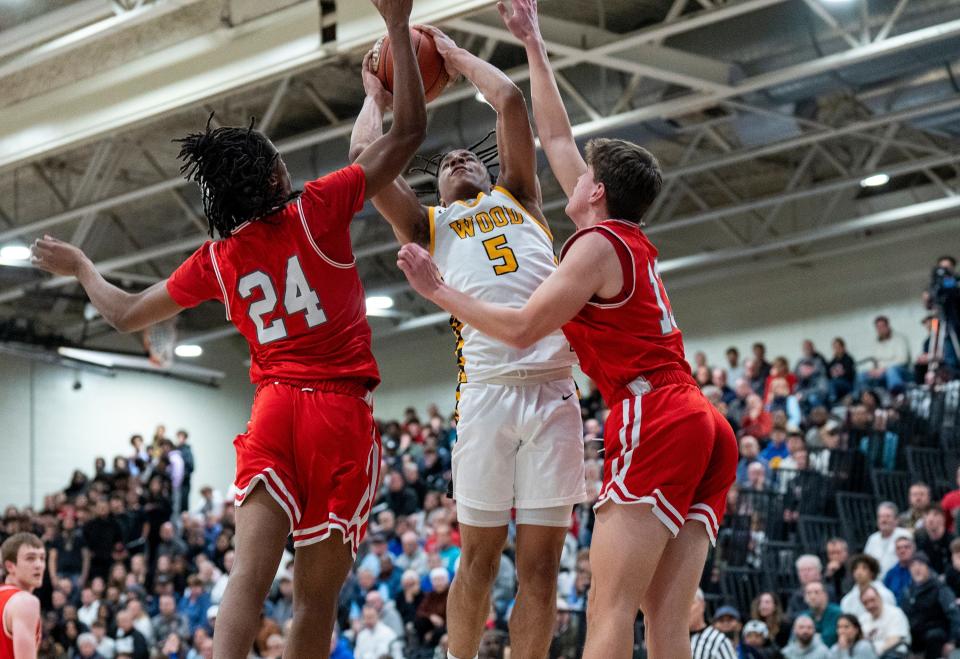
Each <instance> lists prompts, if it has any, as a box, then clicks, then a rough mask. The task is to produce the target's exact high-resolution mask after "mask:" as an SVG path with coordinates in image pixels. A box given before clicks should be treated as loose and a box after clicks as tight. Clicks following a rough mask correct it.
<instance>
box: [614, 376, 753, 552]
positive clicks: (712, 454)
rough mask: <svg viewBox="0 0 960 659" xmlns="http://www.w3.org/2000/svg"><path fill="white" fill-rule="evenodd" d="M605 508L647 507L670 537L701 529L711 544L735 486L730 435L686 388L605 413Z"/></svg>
mask: <svg viewBox="0 0 960 659" xmlns="http://www.w3.org/2000/svg"><path fill="white" fill-rule="evenodd" d="M604 454H605V463H604V476H603V488H602V489H601V491H600V498H599V499H598V501H597V504H596V508H599V507H600V506H602V505H603V504H605V503H606V502H608V501H612V502H614V503H618V504H637V503H646V504H650V505H652V506H653V513H654V515H656V516H657V519H659V520H660V521H661V522H663V524H664V526H666V527H667V528H668V529H669V530H670V532H671V533H673V535H674V536H676V535H677V533H679V532H680V527H681V526H683V525H684V523H685V522H686V521H687V520H696V521H698V522H703V524H704V526H706V528H707V535H708V536H710V542H711V543H714V544H716V539H717V531H718V530H719V528H720V520H722V519H723V513H724V510H725V508H726V498H727V490H729V489H730V486H731V485H732V484H733V482H734V480H735V479H736V469H737V459H738V457H739V456H738V449H737V440H736V437H735V436H734V434H733V429H732V428H731V427H730V424H729V423H727V420H726V419H724V418H723V415H722V414H720V413H719V412H718V411H717V410H716V409H715V408H714V407H713V406H712V405H710V403H709V402H708V401H707V399H706V398H704V397H703V395H702V394H701V393H700V390H699V389H698V388H697V387H696V386H694V385H692V384H668V385H666V386H663V387H656V388H654V389H653V390H652V391H649V392H647V393H644V394H642V395H640V396H634V397H631V398H627V399H625V400H624V401H623V402H622V403H621V404H620V405H613V406H611V408H610V416H609V417H608V418H607V425H606V428H605V431H604Z"/></svg>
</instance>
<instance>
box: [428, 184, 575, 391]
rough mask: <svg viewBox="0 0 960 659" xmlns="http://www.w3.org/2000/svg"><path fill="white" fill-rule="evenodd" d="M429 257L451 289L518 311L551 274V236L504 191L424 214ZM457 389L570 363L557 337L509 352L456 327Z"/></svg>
mask: <svg viewBox="0 0 960 659" xmlns="http://www.w3.org/2000/svg"><path fill="white" fill-rule="evenodd" d="M429 210H430V252H431V254H433V258H434V261H436V264H437V267H438V268H439V270H440V274H441V275H443V280H444V281H445V282H446V283H447V284H448V285H449V286H451V287H452V288H455V289H457V290H459V291H463V292H464V293H466V294H468V295H471V296H473V297H475V298H477V299H480V300H483V301H485V302H490V303H493V304H501V305H505V306H508V307H515V308H519V307H522V306H524V305H525V304H526V303H527V300H529V299H530V296H531V295H532V294H533V292H534V291H535V290H536V289H537V287H538V286H540V284H541V283H542V282H543V280H545V279H546V278H547V277H549V276H550V274H551V273H552V272H553V271H554V270H556V269H557V265H556V259H555V257H554V252H553V236H552V235H550V232H549V229H547V227H546V226H544V225H543V224H542V223H541V222H540V221H538V220H537V219H535V218H534V217H533V216H532V215H531V214H530V213H528V212H527V211H526V209H524V207H523V206H522V205H521V204H520V203H519V202H518V201H517V200H516V199H515V198H514V197H513V195H511V194H510V193H509V192H508V191H507V190H506V189H505V188H502V187H499V186H497V187H495V188H494V189H493V190H492V191H491V192H490V194H489V195H488V194H483V193H481V194H480V196H479V197H477V198H476V199H473V200H470V201H457V202H454V204H453V205H452V206H450V207H448V208H444V207H441V206H436V207H431V208H430V209H429ZM451 325H452V326H453V329H454V332H456V333H457V338H458V345H457V356H458V359H459V362H460V369H461V373H460V381H461V382H467V381H470V382H473V381H480V380H483V379H485V378H490V377H496V376H499V375H504V374H506V373H510V372H512V371H517V370H518V369H523V370H528V371H546V370H550V369H556V368H562V367H565V366H572V365H573V364H576V363H577V358H576V355H575V353H574V352H573V351H572V350H571V349H570V344H569V343H568V342H567V340H566V338H565V337H564V336H563V333H562V332H560V331H559V330H558V331H556V332H554V333H553V334H550V335H548V336H546V337H544V338H543V339H541V340H540V341H538V342H537V343H535V344H533V345H532V346H530V347H529V348H525V349H519V348H512V347H510V346H508V345H506V344H505V343H502V342H500V341H498V340H496V339H494V338H491V337H489V336H487V335H485V334H481V333H480V332H478V331H477V330H475V329H474V328H472V327H470V326H469V325H463V324H462V323H460V322H458V321H457V320H456V319H452V320H451Z"/></svg>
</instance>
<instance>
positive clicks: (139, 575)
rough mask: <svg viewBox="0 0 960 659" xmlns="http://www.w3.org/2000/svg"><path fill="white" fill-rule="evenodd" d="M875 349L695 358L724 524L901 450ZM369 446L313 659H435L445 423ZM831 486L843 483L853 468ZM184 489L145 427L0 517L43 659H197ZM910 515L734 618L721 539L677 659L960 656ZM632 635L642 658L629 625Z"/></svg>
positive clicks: (929, 517) (179, 464) (803, 572)
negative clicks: (37, 542) (861, 353)
mask: <svg viewBox="0 0 960 659" xmlns="http://www.w3.org/2000/svg"><path fill="white" fill-rule="evenodd" d="M876 329H877V342H876V345H875V346H874V347H873V351H872V352H873V354H872V355H871V357H872V358H873V361H872V362H870V365H869V366H868V367H863V365H862V360H861V362H859V363H858V362H857V361H856V360H855V359H854V358H853V357H851V356H850V355H849V354H848V353H847V349H846V346H845V344H844V342H843V341H842V340H841V339H836V340H835V341H834V342H833V350H832V356H831V358H830V359H827V358H826V357H824V356H823V355H821V354H820V353H819V352H818V350H817V349H816V347H815V346H814V345H813V343H812V342H810V341H806V342H804V343H803V346H802V352H801V355H800V357H799V358H798V359H797V361H796V362H795V363H794V366H793V368H791V367H790V364H789V362H788V360H787V359H786V358H784V357H777V358H775V359H774V360H773V361H772V363H771V362H768V361H767V355H766V351H765V349H764V346H763V345H762V344H759V343H758V344H756V345H754V346H753V350H752V355H751V356H750V357H749V358H747V359H746V360H741V358H740V354H739V352H738V351H737V350H736V349H735V348H731V349H730V350H728V351H727V353H726V355H725V357H724V359H723V364H722V365H716V366H711V364H710V363H709V360H708V359H707V357H706V356H705V355H703V354H702V353H698V354H697V355H696V356H695V365H694V370H693V372H694V376H695V378H696V380H697V381H698V383H699V384H700V386H701V387H702V389H703V391H704V393H705V394H706V396H707V397H708V398H709V399H710V400H711V401H712V402H713V404H714V405H715V406H716V407H717V408H718V409H720V410H721V411H722V412H723V413H724V414H725V415H726V417H727V418H728V419H729V420H730V423H731V425H732V426H733V427H734V429H735V430H736V431H737V433H738V437H739V442H740V451H741V460H740V464H739V465H738V469H737V480H736V484H735V486H734V488H733V489H732V491H731V495H730V511H731V513H732V514H735V513H736V512H737V510H738V508H737V505H738V504H737V502H738V500H740V499H741V498H742V497H744V496H746V493H749V492H762V491H775V492H777V493H779V494H780V495H782V496H783V501H784V502H785V508H784V511H783V518H784V523H785V524H786V525H788V526H790V525H793V526H795V525H796V524H797V521H798V518H799V516H800V515H801V514H807V513H810V512H811V506H814V507H816V506H828V503H827V502H825V501H824V500H821V499H817V497H816V496H815V494H816V490H817V489H818V487H819V485H820V484H821V482H820V481H819V480H817V479H818V478H826V477H827V476H828V475H829V474H830V473H831V472H832V471H834V470H835V469H836V465H835V463H834V461H832V460H831V459H830V453H831V451H834V452H839V451H841V450H846V449H848V448H850V447H853V448H858V449H859V448H861V447H866V444H863V445H861V440H860V438H861V437H862V436H865V435H864V433H872V434H873V435H875V434H876V433H877V432H879V433H880V434H881V438H880V445H879V449H878V450H879V453H878V455H879V458H878V459H879V460H880V461H881V462H883V461H884V460H891V461H892V460H893V459H895V456H896V454H897V446H898V442H899V441H900V438H899V437H898V435H897V434H896V433H895V432H894V431H892V430H890V428H891V427H892V426H891V424H890V423H889V420H890V419H891V418H892V417H893V415H895V411H893V410H894V409H895V407H896V404H897V401H898V400H900V399H901V398H902V396H903V393H904V389H905V386H906V385H905V383H906V382H907V381H909V380H910V379H912V375H911V372H910V368H909V364H910V362H909V351H908V349H907V346H906V342H905V341H903V340H902V337H900V336H899V335H898V334H897V333H895V332H893V331H892V330H891V328H890V324H889V322H888V321H886V319H884V318H878V319H877V321H876ZM581 404H582V409H583V418H584V434H585V439H586V442H585V461H586V479H587V492H588V500H587V501H586V502H584V503H583V504H581V505H578V506H576V508H575V509H574V512H573V514H572V515H571V519H570V527H569V532H568V534H567V537H566V540H565V545H564V549H563V555H562V559H561V572H560V574H559V576H558V597H557V609H558V612H557V619H556V625H555V630H554V632H555V633H554V641H553V644H552V646H551V650H550V656H551V657H564V658H569V659H573V658H574V657H577V656H579V654H580V651H581V648H582V643H583V639H584V632H585V614H584V612H585V609H586V604H587V591H588V590H589V587H590V580H591V572H590V562H589V547H590V541H591V534H592V529H593V523H594V516H593V510H592V504H593V503H594V502H595V501H596V498H597V496H598V494H599V490H600V485H601V481H602V475H603V461H602V457H601V454H600V452H599V449H600V448H601V447H602V436H603V424H604V421H605V419H606V414H607V410H606V409H605V408H604V405H603V403H602V400H601V399H600V396H599V393H598V392H597V391H596V390H591V391H590V392H589V393H588V394H587V395H585V396H584V397H583V399H582V401H581ZM381 434H382V437H383V445H384V464H383V473H384V477H383V482H382V485H381V491H380V495H379V497H378V499H377V502H376V506H375V508H374V510H373V512H372V516H371V523H370V529H369V535H368V538H367V540H366V541H365V542H364V543H363V545H362V547H361V551H360V554H359V555H358V559H357V562H356V565H355V568H354V570H353V572H352V573H351V575H350V576H349V578H348V581H347V583H346V584H345V586H344V588H343V590H342V592H341V596H340V606H339V611H338V619H337V628H336V631H335V633H334V635H333V637H332V638H331V640H330V643H331V656H333V657H335V658H336V659H349V658H351V657H356V658H357V659H382V658H384V657H396V658H398V659H399V657H402V656H413V657H423V658H424V659H428V658H429V659H433V658H436V659H442V658H444V657H445V656H446V639H447V636H446V633H447V618H446V611H447V607H446V602H447V592H448V589H449V586H450V583H451V580H452V579H453V577H454V576H455V574H456V570H457V566H458V561H459V557H460V549H459V544H460V543H459V533H458V525H457V516H456V508H455V505H454V504H453V502H452V500H451V499H449V498H448V497H447V496H446V491H447V488H448V484H449V478H450V455H451V449H452V446H453V443H454V442H455V441H456V422H455V421H454V420H453V417H452V416H451V415H449V414H443V413H441V412H440V410H439V409H437V408H436V407H435V406H432V407H430V408H428V409H427V410H426V414H425V415H423V416H421V415H419V414H418V413H417V411H415V410H414V409H412V408H411V409H408V410H407V411H406V413H405V414H404V416H403V418H402V419H398V420H395V421H386V422H382V423H381ZM204 441H216V440H213V439H210V438H204ZM864 450H866V448H864ZM890 466H891V467H892V466H893V464H892V462H891V464H890ZM847 469H848V470H849V471H850V472H851V473H853V472H855V471H856V465H854V466H853V467H849V466H848V467H847ZM193 471H194V459H193V452H192V450H191V444H190V440H189V436H188V433H187V432H186V431H179V432H177V433H176V434H175V437H174V438H173V439H168V438H167V432H166V429H165V428H164V427H162V426H161V427H158V428H157V429H156V431H155V433H154V435H153V437H152V438H151V439H149V440H145V439H144V438H143V437H142V436H140V435H134V436H133V437H132V438H131V439H130V447H129V449H128V450H127V451H126V455H121V456H117V457H115V458H114V459H113V461H112V462H111V463H110V465H109V466H108V464H107V462H106V461H105V460H104V459H102V458H98V459H97V461H96V463H95V465H94V470H93V473H92V474H91V475H87V474H85V473H84V472H82V471H79V470H78V471H77V472H75V473H74V474H73V477H72V478H71V480H70V482H69V483H68V485H67V487H66V488H64V490H63V491H61V492H57V493H55V494H52V495H50V496H48V497H46V499H45V500H44V502H43V506H42V507H40V508H39V509H36V510H34V509H31V508H25V509H22V510H18V509H15V508H12V507H11V508H8V509H7V510H6V512H5V515H4V519H3V528H2V533H0V540H2V539H3V538H4V537H6V536H8V535H10V534H13V533H16V532H18V531H33V532H35V533H37V534H38V535H40V536H41V537H42V539H43V540H44V542H45V543H46V546H47V550H48V555H49V570H48V573H49V574H48V580H47V582H46V583H45V585H44V587H43V588H42V589H41V591H39V592H38V593H37V594H38V596H39V597H40V598H41V601H42V605H43V612H44V613H43V642H42V652H41V656H42V657H53V658H57V659H60V658H62V657H69V658H70V659H73V658H74V657H81V658H83V659H155V658H160V657H163V658H166V659H199V658H201V657H204V658H205V657H211V656H212V635H213V633H214V631H215V629H216V619H217V611H218V605H219V603H220V601H221V599H222V597H223V593H224V590H225V588H226V585H227V583H228V581H229V578H230V570H231V567H232V564H233V550H232V538H233V534H234V508H233V506H232V505H229V504H231V503H232V494H233V493H232V492H230V491H223V492H221V491H219V490H217V489H216V488H213V487H210V486H204V487H201V488H199V494H197V493H194V494H193V496H191V491H192V483H191V480H192V474H193ZM224 478H227V475H226V474H225V475H224ZM909 500H910V508H909V509H908V510H905V511H903V513H902V514H901V513H898V511H897V510H896V508H895V507H894V506H893V505H892V504H886V503H885V504H883V505H881V506H880V508H879V510H878V511H877V520H876V521H877V532H876V534H875V535H874V536H871V537H870V538H869V540H868V541H867V542H866V546H865V547H864V548H863V553H860V554H856V555H854V556H852V557H851V556H850V554H851V553H853V552H851V546H852V543H851V542H848V541H847V540H846V539H844V538H839V537H838V538H833V539H831V540H830V541H829V542H827V543H825V545H824V546H823V547H822V552H821V553H820V555H805V556H801V557H800V558H799V559H798V560H797V561H796V570H797V575H796V584H797V587H796V588H795V589H794V590H793V591H792V592H789V593H784V592H772V591H771V592H763V593H759V594H758V595H757V596H756V598H755V599H754V600H753V601H752V606H750V610H742V609H745V608H746V607H743V606H741V607H740V608H737V602H732V601H727V602H724V601H723V599H724V596H723V593H722V589H721V588H720V585H719V584H720V577H721V574H722V572H723V565H724V562H725V561H730V560H731V558H730V555H729V547H728V546H727V547H725V546H724V544H723V538H722V537H721V538H720V539H719V540H718V548H717V550H716V551H715V552H714V556H713V558H712V559H711V563H710V567H708V569H707V570H706V572H705V575H704V579H703V583H702V586H703V591H702V592H701V593H700V594H699V595H698V598H697V600H696V602H695V603H694V608H693V610H692V611H691V619H690V631H691V642H692V647H693V648H694V657H695V658H696V657H728V656H729V657H733V656H738V657H758V658H762V659H773V658H775V657H779V656H783V657H788V658H790V659H792V658H793V657H858V658H866V657H875V656H883V657H885V658H886V657H892V656H907V655H906V654H890V652H901V651H903V652H909V651H913V652H917V653H919V655H920V656H926V657H939V656H941V655H940V654H938V653H940V652H942V651H943V650H950V649H951V648H952V644H953V643H956V642H957V641H960V614H958V611H957V607H956V601H957V598H958V597H960V541H958V540H956V539H955V538H954V535H953V530H954V523H953V514H954V512H955V510H956V509H957V508H960V491H958V492H954V493H951V494H948V495H947V496H946V497H945V498H944V499H943V502H942V504H943V508H941V507H940V506H938V505H937V504H935V503H933V500H932V498H931V490H930V487H929V486H928V485H926V484H924V483H916V484H915V485H914V486H913V487H911V489H910V494H909ZM811 501H812V503H811ZM814 512H822V511H814ZM764 533H765V532H764V530H763V529H759V528H751V529H750V530H749V540H750V542H749V543H748V544H749V549H748V555H747V556H746V558H745V560H746V561H747V564H748V565H750V564H753V563H751V561H759V558H758V557H759V556H760V549H761V547H762V546H763V543H764ZM514 534H515V529H511V531H510V534H509V538H508V543H507V546H506V548H505V550H504V552H503V555H502V557H501V563H500V569H499V573H498V576H497V579H496V582H495V585H494V589H493V597H492V605H491V608H490V612H489V617H488V619H487V623H486V631H485V633H484V636H483V642H482V646H481V651H480V656H481V657H487V658H493V657H496V658H499V657H502V656H504V653H505V651H506V649H507V648H508V647H509V636H508V631H507V629H508V627H507V622H508V620H509V617H510V612H511V607H512V604H513V600H514V597H515V595H516V587H517V580H516V569H515V566H514V561H513V557H514V554H513V539H514V537H515V535H514ZM721 535H722V534H721ZM729 544H730V543H728V545H729ZM734 544H735V543H734ZM855 549H856V550H860V549H861V548H860V547H859V546H858V547H856V548H855ZM725 553H726V555H725ZM823 560H825V561H826V565H825V566H824V563H823ZM292 564H293V554H292V552H291V553H288V554H286V555H285V556H284V559H283V560H282V562H281V565H280V567H279V570H278V572H277V575H276V579H275V583H274V587H273V589H272V591H271V593H270V596H269V598H268V600H267V601H266V602H265V604H264V608H263V613H262V617H261V621H260V629H259V631H258V633H257V640H256V643H255V645H254V647H253V648H252V650H251V657H280V656H281V655H282V653H283V649H284V644H285V638H286V635H287V633H288V631H289V623H290V619H291V616H292V608H293V602H292V594H293V587H292ZM756 565H757V566H759V565H760V563H759V562H756ZM709 611H712V614H710V613H709ZM707 620H710V624H709V625H708V624H707ZM637 630H638V644H637V653H638V655H642V653H643V645H642V641H641V640H640V638H641V637H642V621H638V626H637Z"/></svg>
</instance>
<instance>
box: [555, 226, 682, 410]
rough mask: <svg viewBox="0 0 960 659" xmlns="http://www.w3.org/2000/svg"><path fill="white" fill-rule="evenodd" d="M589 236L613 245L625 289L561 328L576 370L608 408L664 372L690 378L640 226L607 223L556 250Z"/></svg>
mask: <svg viewBox="0 0 960 659" xmlns="http://www.w3.org/2000/svg"><path fill="white" fill-rule="evenodd" d="M588 233H599V234H600V235H602V236H604V237H605V238H606V239H607V240H609V241H610V243H611V244H612V245H613V247H614V249H615V250H616V252H617V255H618V256H619V257H620V265H621V268H622V270H623V290H621V291H620V293H619V295H617V296H616V297H615V298H612V299H600V298H594V299H593V300H591V301H590V302H588V303H587V305H586V306H584V307H583V309H581V310H580V313H578V314H577V315H576V316H575V317H574V318H573V319H572V320H570V321H569V322H568V323H567V324H565V325H564V326H563V333H564V334H566V336H567V340H569V341H570V345H571V346H572V347H573V349H574V350H576V352H577V356H578V357H579V358H580V367H581V368H582V369H583V372H584V373H586V374H587V375H588V376H590V378H591V379H592V380H593V381H594V382H595V383H596V385H597V387H598V388H599V389H600V393H601V395H602V396H603V398H604V400H606V401H607V404H608V405H611V406H612V405H614V404H615V403H617V402H618V401H621V400H624V399H625V398H628V397H630V396H633V395H635V393H636V392H631V391H629V390H628V389H627V385H628V384H630V383H631V382H633V381H634V380H636V379H637V378H639V377H641V376H644V375H648V374H652V373H654V372H657V371H664V370H681V371H683V372H685V373H686V374H688V375H689V373H690V365H689V364H687V361H686V359H684V352H683V335H682V334H681V333H680V329H679V328H678V327H677V323H676V321H675V320H674V318H673V311H672V310H671V308H670V300H669V299H667V291H666V289H665V288H664V287H663V283H662V282H661V281H660V275H659V274H658V273H657V249H656V248H655V247H654V246H653V244H652V243H651V242H650V241H649V240H648V239H647V237H646V236H645V235H643V232H642V231H641V230H640V227H639V226H638V225H636V224H633V223H631V222H625V221H623V220H606V221H604V222H601V223H600V224H597V225H595V226H592V227H589V228H586V229H582V230H580V231H578V232H577V233H575V234H574V235H573V236H572V237H571V238H570V240H568V241H567V244H566V245H564V246H563V250H562V251H561V252H560V258H561V259H562V258H563V256H564V255H565V254H566V253H567V250H568V249H570V246H571V245H572V244H573V243H574V242H576V241H577V240H578V239H580V238H581V237H582V236H584V235H586V234H588Z"/></svg>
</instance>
